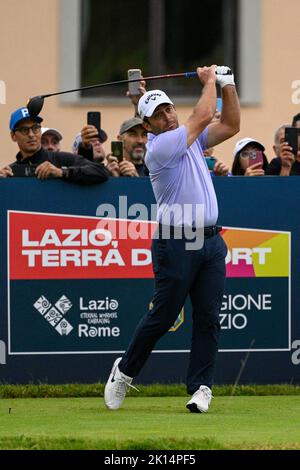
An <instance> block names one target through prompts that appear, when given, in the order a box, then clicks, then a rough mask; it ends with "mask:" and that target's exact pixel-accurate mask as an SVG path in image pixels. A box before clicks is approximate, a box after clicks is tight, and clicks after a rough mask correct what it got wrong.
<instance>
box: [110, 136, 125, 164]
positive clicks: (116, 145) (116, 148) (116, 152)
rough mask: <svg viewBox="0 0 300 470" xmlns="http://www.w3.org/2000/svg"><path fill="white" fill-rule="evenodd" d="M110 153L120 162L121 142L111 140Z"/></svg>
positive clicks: (121, 157) (121, 158) (121, 153)
mask: <svg viewBox="0 0 300 470" xmlns="http://www.w3.org/2000/svg"><path fill="white" fill-rule="evenodd" d="M111 153H112V154H113V156H114V157H117V159H118V162H119V163H120V162H121V161H122V160H123V142H121V141H120V140H115V141H112V142H111Z"/></svg>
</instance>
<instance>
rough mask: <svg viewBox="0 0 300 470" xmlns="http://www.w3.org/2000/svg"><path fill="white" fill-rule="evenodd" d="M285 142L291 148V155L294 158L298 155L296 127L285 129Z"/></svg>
mask: <svg viewBox="0 0 300 470" xmlns="http://www.w3.org/2000/svg"><path fill="white" fill-rule="evenodd" d="M285 142H287V143H288V144H289V146H290V147H292V149H293V150H292V154H293V155H294V156H295V157H296V156H297V154H298V129H297V127H286V128H285Z"/></svg>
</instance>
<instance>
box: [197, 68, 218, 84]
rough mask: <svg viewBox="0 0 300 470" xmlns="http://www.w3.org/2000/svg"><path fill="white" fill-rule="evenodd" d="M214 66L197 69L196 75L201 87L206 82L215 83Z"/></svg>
mask: <svg viewBox="0 0 300 470" xmlns="http://www.w3.org/2000/svg"><path fill="white" fill-rule="evenodd" d="M216 67H217V66H216V65H211V66H210V67H198V68H197V74H198V77H199V79H200V82H201V83H202V85H203V86H204V85H206V84H207V83H208V82H211V83H216Z"/></svg>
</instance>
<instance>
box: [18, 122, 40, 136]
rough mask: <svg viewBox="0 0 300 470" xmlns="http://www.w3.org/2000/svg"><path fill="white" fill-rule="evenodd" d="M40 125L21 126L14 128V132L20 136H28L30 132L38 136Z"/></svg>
mask: <svg viewBox="0 0 300 470" xmlns="http://www.w3.org/2000/svg"><path fill="white" fill-rule="evenodd" d="M41 127H42V126H40V124H33V126H29V127H27V126H22V127H16V128H15V132H17V131H18V132H20V133H21V134H22V135H28V134H29V132H30V131H32V132H33V133H34V134H38V133H39V132H40V130H41Z"/></svg>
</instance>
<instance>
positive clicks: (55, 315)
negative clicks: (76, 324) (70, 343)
mask: <svg viewBox="0 0 300 470" xmlns="http://www.w3.org/2000/svg"><path fill="white" fill-rule="evenodd" d="M33 306H34V308H35V309H36V310H37V311H38V312H39V313H40V314H41V315H42V316H43V317H44V319H45V320H46V321H47V322H48V323H49V325H51V326H52V327H53V328H54V329H55V330H56V331H57V333H59V334H60V335H61V336H68V334H70V333H71V331H72V330H73V326H72V325H71V324H70V323H69V322H68V321H67V320H66V318H65V315H66V314H67V313H68V311H69V310H70V309H71V308H72V302H71V301H70V300H69V299H68V298H67V297H66V296H65V295H63V296H62V297H61V298H60V299H59V300H58V301H57V302H56V303H55V305H52V304H51V303H50V302H49V300H48V299H47V298H46V297H45V296H44V295H41V297H40V298H39V299H37V301H36V302H35V304H34V305H33Z"/></svg>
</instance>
